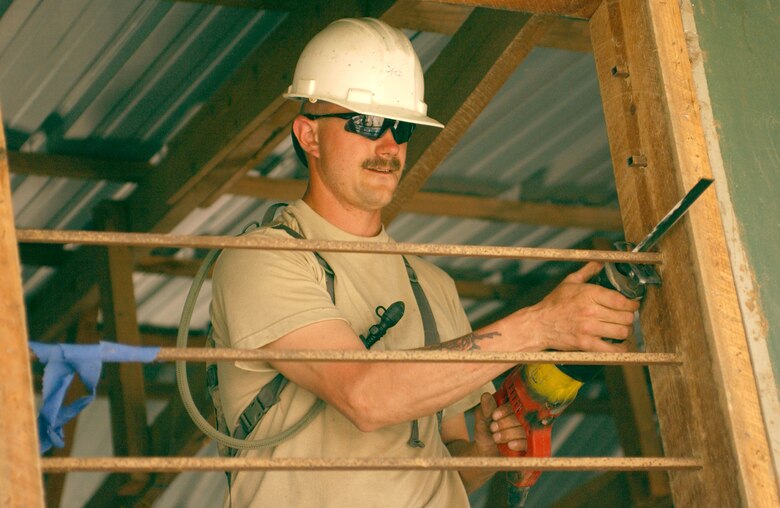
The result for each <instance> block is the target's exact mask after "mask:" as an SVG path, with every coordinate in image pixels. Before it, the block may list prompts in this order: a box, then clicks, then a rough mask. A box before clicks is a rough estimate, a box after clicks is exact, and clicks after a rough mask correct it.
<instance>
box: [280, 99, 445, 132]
mask: <svg viewBox="0 0 780 508" xmlns="http://www.w3.org/2000/svg"><path fill="white" fill-rule="evenodd" d="M282 96H283V97H284V98H285V99H298V100H312V99H311V98H310V97H307V96H305V95H298V94H293V93H285V94H283V95H282ZM318 101H323V102H330V103H331V104H335V105H337V106H341V107H342V108H346V109H348V110H350V111H354V112H355V113H360V114H362V115H376V116H381V117H383V118H390V119H393V120H400V121H402V122H409V123H413V124H417V125H428V126H430V127H439V128H444V124H443V123H441V122H439V121H438V120H435V119H433V118H431V117H429V116H428V115H424V114H421V113H417V112H413V111H409V110H408V109H406V108H402V107H392V106H386V105H381V104H356V103H354V102H348V101H342V100H338V99H332V98H322V97H320V98H317V99H314V100H313V102H318Z"/></svg>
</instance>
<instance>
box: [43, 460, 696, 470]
mask: <svg viewBox="0 0 780 508" xmlns="http://www.w3.org/2000/svg"><path fill="white" fill-rule="evenodd" d="M701 467H702V463H701V461H700V460H698V459H694V458H672V457H545V458H537V457H522V458H509V457H447V458H417V459H400V458H275V459H262V458H250V457H233V458H225V457H58V458H54V457H51V458H46V457H44V458H42V459H41V468H42V470H43V472H44V473H66V472H72V471H104V472H119V473H141V472H177V471H270V470H276V471H302V470H306V471H345V470H362V471H366V470H371V471H391V470H417V471H425V470H430V469H444V470H504V471H510V470H521V469H525V470H534V471H652V470H663V471H670V470H694V469H701Z"/></svg>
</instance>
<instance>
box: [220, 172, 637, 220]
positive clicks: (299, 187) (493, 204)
mask: <svg viewBox="0 0 780 508" xmlns="http://www.w3.org/2000/svg"><path fill="white" fill-rule="evenodd" d="M305 189H306V180H296V179H277V178H267V177H244V178H242V179H241V180H240V181H239V182H238V184H237V185H235V186H234V187H233V188H232V189H231V192H232V193H233V194H235V195H239V196H248V197H253V198H257V199H273V200H279V201H289V200H292V199H298V198H300V197H301V196H302V195H303V192H304V190H305ZM404 211H405V212H411V213H422V214H427V215H439V216H443V217H464V218H470V219H485V220H494V221H506V222H519V223H524V224H540V225H544V226H552V227H559V228H568V227H577V228H588V229H595V230H598V231H622V230H623V225H622V222H621V219H620V211H619V210H618V209H617V208H607V207H589V206H572V205H556V204H551V203H529V202H518V201H510V200H506V199H496V198H488V197H478V196H470V195H466V194H452V193H444V192H422V191H420V192H417V193H415V194H414V195H413V196H412V197H411V198H410V199H409V201H408V203H407V204H406V206H405V207H404Z"/></svg>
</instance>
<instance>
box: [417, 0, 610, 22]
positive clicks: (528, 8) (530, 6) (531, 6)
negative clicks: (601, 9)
mask: <svg viewBox="0 0 780 508" xmlns="http://www.w3.org/2000/svg"><path fill="white" fill-rule="evenodd" d="M431 1H434V2H442V3H448V4H455V5H469V6H472V7H485V8H488V9H501V10H507V11H520V12H528V13H532V14H552V15H555V16H566V17H569V18H580V19H590V17H591V16H593V13H594V12H596V9H597V8H598V6H599V5H600V4H601V0H431Z"/></svg>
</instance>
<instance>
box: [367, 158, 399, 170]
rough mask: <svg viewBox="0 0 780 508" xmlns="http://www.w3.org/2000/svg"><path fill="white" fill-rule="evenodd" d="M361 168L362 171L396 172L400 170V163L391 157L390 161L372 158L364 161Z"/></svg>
mask: <svg viewBox="0 0 780 508" xmlns="http://www.w3.org/2000/svg"><path fill="white" fill-rule="evenodd" d="M361 167H362V168H363V169H375V170H376V169H378V170H381V171H398V170H400V169H401V161H400V160H399V159H398V158H397V157H392V158H390V159H384V158H382V157H373V158H371V159H366V160H364V161H363V164H361Z"/></svg>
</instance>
